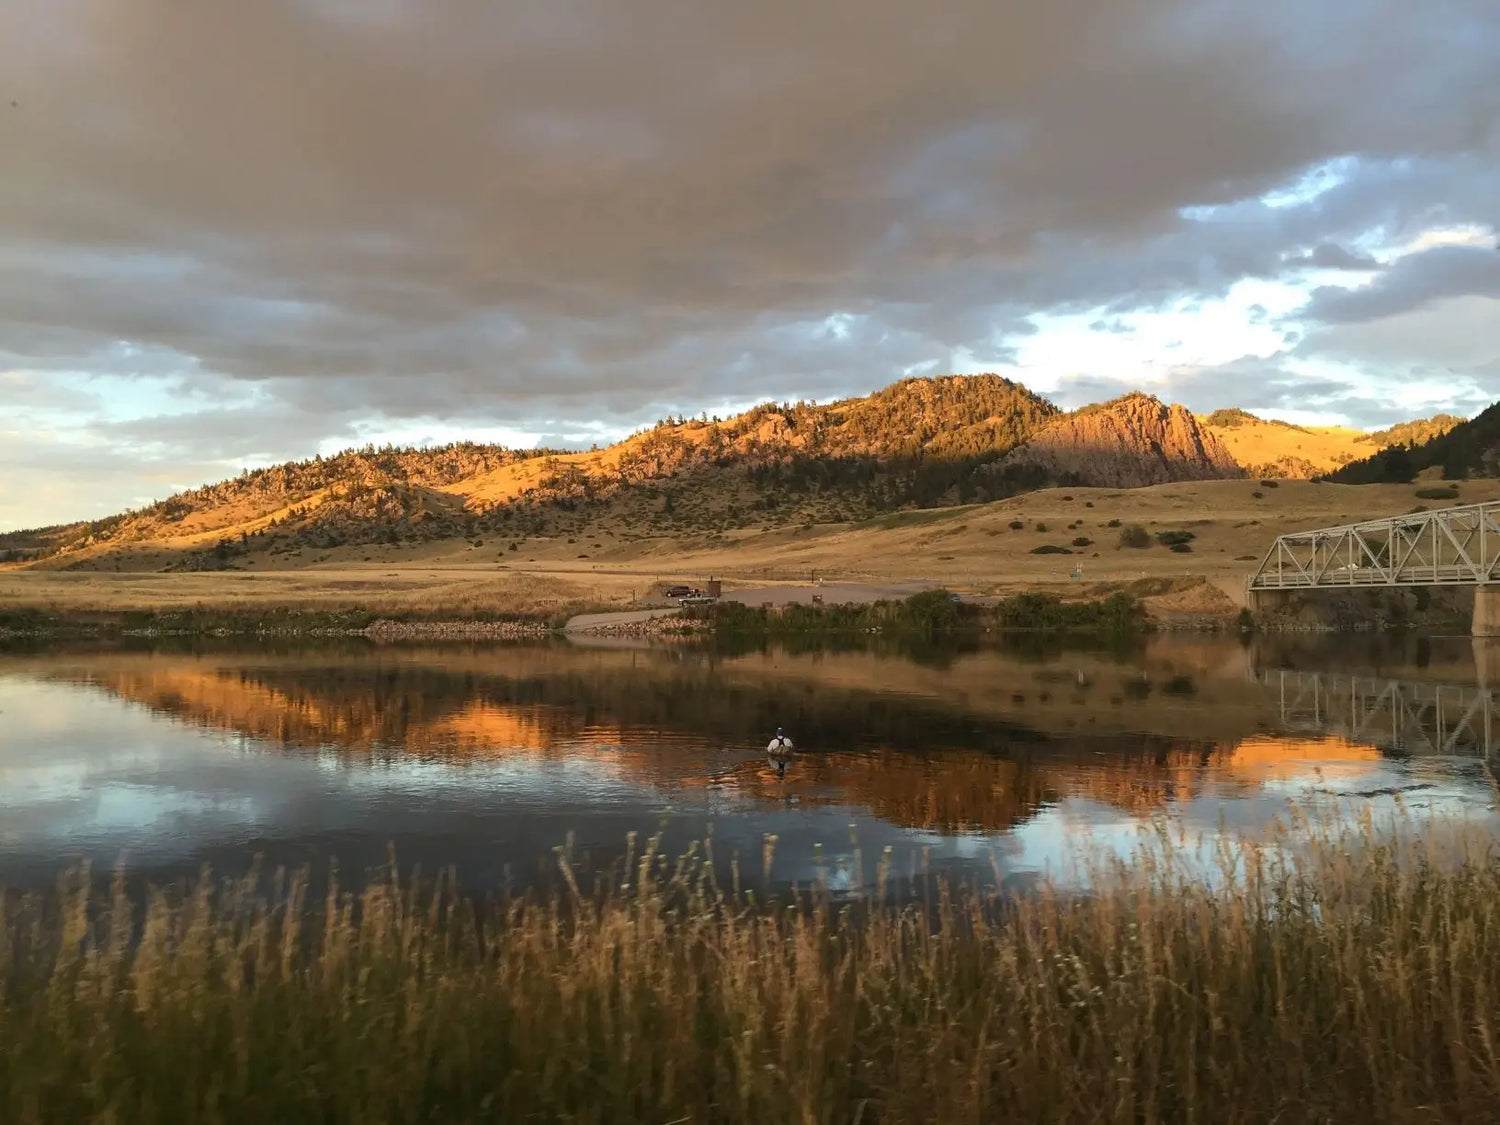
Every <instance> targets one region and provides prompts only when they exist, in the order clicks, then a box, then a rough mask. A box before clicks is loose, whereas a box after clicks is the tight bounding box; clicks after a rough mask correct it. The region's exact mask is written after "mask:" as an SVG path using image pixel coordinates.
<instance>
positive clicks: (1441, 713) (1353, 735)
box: [1256, 669, 1500, 758]
mask: <svg viewBox="0 0 1500 1125" xmlns="http://www.w3.org/2000/svg"><path fill="white" fill-rule="evenodd" d="M1256 680H1257V681H1258V682H1259V683H1261V684H1262V685H1263V686H1265V687H1266V688H1268V689H1270V691H1271V693H1272V697H1273V700H1274V706H1275V707H1276V708H1277V710H1278V713H1279V715H1280V719H1281V723H1282V725H1283V726H1284V727H1285V728H1286V729H1287V730H1293V731H1304V732H1309V733H1314V732H1315V733H1318V734H1330V735H1337V736H1339V737H1342V738H1346V739H1348V740H1349V741H1351V742H1365V743H1369V744H1370V745H1372V746H1377V747H1379V748H1380V749H1382V750H1392V751H1396V752H1398V753H1404V754H1418V755H1433V754H1447V755H1465V756H1470V757H1483V758H1492V757H1495V756H1496V755H1497V753H1500V744H1497V743H1500V693H1497V692H1494V691H1491V690H1490V689H1489V688H1486V687H1481V686H1479V685H1477V684H1439V683H1421V682H1415V681H1410V680H1392V679H1386V678H1382V677H1378V676H1353V675H1341V674H1332V673H1327V672H1296V671H1290V670H1285V669H1272V670H1269V671H1264V672H1260V673H1257V674H1256Z"/></svg>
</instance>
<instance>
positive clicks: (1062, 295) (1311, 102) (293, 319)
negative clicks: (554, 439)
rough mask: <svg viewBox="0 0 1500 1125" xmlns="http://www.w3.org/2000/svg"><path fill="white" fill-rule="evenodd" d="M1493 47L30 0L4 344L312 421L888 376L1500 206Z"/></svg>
mask: <svg viewBox="0 0 1500 1125" xmlns="http://www.w3.org/2000/svg"><path fill="white" fill-rule="evenodd" d="M1496 57H1500V25H1497V23H1496V21H1495V20H1494V19H1493V7H1492V0H1433V2H1430V3H1427V4H1423V5H1411V4H1407V3H1397V2H1396V0H1330V2H1329V3H1326V4H1320V5H1314V6H1308V5H1305V4H1301V3H1296V4H1294V3H1292V2H1291V0H1276V2H1270V3H1264V4H1255V5H1247V4H1243V3H1239V2H1238V0H1058V2H1055V3H1049V4H1023V3H1019V2H1010V3H995V2H993V0H958V2H955V3H948V4H939V5H912V4H905V3H894V2H889V0H876V2H869V0H863V2H859V3H856V2H854V0H830V2H827V3H821V4H816V5H805V4H791V3H776V2H772V3H762V4H740V5H734V4H702V3H694V2H689V0H639V2H636V3H632V4H616V3H605V2H604V0H564V2H558V0H546V2H541V0H537V2H533V3H520V2H514V0H512V2H503V3H496V2H494V0H422V2H417V0H379V2H378V3H377V2H371V3H354V2H351V0H259V2H256V3H242V2H238V0H195V2H192V3H184V2H182V0H55V2H53V3H50V4H46V5H22V4H13V5H6V6H3V7H0V94H3V95H4V97H3V98H0V152H3V153H4V161H5V174H4V175H3V176H0V356H4V357H5V359H4V362H5V363H6V364H8V365H9V366H12V367H15V368H23V369H28V370H37V371H66V370H73V369H83V370H90V371H101V372H106V373H115V374H118V375H120V376H122V377H128V376H132V375H136V374H155V375H160V374H163V373H172V374H176V375H179V376H181V377H182V378H183V379H185V380H188V381H189V382H190V383H191V384H192V385H193V386H196V387H198V388H200V391H203V392H204V393H207V394H210V395H212V394H213V393H215V388H218V389H219V390H222V391H223V393H224V394H226V395H228V396H230V397H232V396H234V395H235V394H237V393H239V392H237V391H235V390H234V389H233V388H234V387H235V386H236V385H241V386H249V387H252V388H253V389H254V392H255V395H256V396H257V397H256V405H255V406H254V407H253V410H252V413H251V414H249V415H246V417H259V418H260V420H261V424H262V425H265V426H274V427H277V428H278V429H279V430H280V432H282V433H284V434H289V435H295V436H296V437H297V438H298V439H299V440H301V439H302V438H304V437H305V436H307V435H310V434H311V433H313V432H314V431H316V432H318V433H321V434H322V435H324V436H325V437H337V436H339V435H341V434H344V433H346V432H350V429H351V427H353V426H354V424H355V420H356V418H357V417H384V418H387V419H394V420H401V419H415V420H423V419H429V420H451V421H455V422H473V423H486V424H495V425H510V426H515V427H518V428H525V427H527V426H528V425H530V426H532V428H535V424H534V423H533V422H532V420H535V419H545V420H546V424H547V426H548V427H549V429H551V430H553V431H556V432H571V431H570V429H569V427H570V426H571V427H576V426H577V425H578V424H579V423H582V422H583V421H585V420H588V421H596V422H601V423H605V424H612V425H634V424H637V423H639V422H641V421H648V420H650V419H652V418H653V417H655V416H659V415H660V414H662V413H665V412H666V411H668V410H671V409H681V410H688V411H691V412H694V413H696V411H697V409H698V408H700V407H706V408H707V409H709V410H713V409H714V408H715V407H716V406H720V405H727V404H735V403H743V402H746V401H753V400H755V399H763V398H772V397H783V398H784V397H793V398H795V397H804V396H805V397H819V398H827V397H831V396H834V395H837V394H841V393H852V392H858V391H863V390H868V389H870V388H871V387H872V386H875V385H879V384H880V383H883V382H886V381H888V380H889V379H891V378H894V377H897V376H899V375H900V374H902V373H904V372H907V371H916V370H941V369H943V368H945V367H947V366H950V365H952V364H953V363H954V362H956V357H958V356H959V355H960V354H967V355H972V356H977V357H979V358H980V360H981V361H982V362H1000V361H1003V360H1004V359H1005V358H1006V352H1005V349H1004V338H1005V336H1006V335H1007V334H1013V333H1016V332H1020V331H1025V330H1028V328H1029V325H1028V322H1027V319H1026V318H1027V317H1028V316H1029V315H1030V314H1032V313H1035V312H1037V311H1042V310H1055V311H1066V310H1084V311H1087V310H1091V309H1096V308H1099V307H1101V306H1104V307H1106V308H1110V309H1113V310H1115V311H1124V310H1127V309H1139V308H1149V307H1153V306H1156V305H1164V304H1169V303H1172V302H1178V301H1181V300H1182V299H1183V298H1184V297H1186V296H1192V297H1198V298H1202V297H1205V296H1211V295H1213V294H1215V293H1221V292H1223V291H1225V290H1226V289H1227V288H1228V287H1229V286H1231V285H1233V284H1234V283H1235V281H1237V280H1239V279H1240V278H1243V277H1277V276H1282V275H1285V274H1287V273H1288V272H1292V273H1295V272H1296V271H1299V270H1306V269H1313V268H1315V269H1338V270H1367V269H1368V268H1369V263H1368V262H1367V261H1365V260H1364V251H1363V250H1361V249H1359V248H1358V243H1359V240H1360V238H1361V237H1362V236H1364V235H1367V234H1368V233H1369V232H1370V231H1371V230H1373V229H1378V230H1380V231H1383V232H1386V233H1387V234H1389V235H1390V236H1391V237H1393V238H1394V237H1398V236H1399V235H1400V234H1402V232H1410V233H1419V232H1420V231H1421V230H1422V229H1425V227H1427V226H1430V225H1431V224H1432V223H1434V222H1473V223H1500V184H1497V164H1500V161H1497V151H1500V150H1497V146H1500V133H1497V130H1496V115H1497V109H1500V68H1496V67H1495V66H1494V60H1495V58H1496ZM12 100H14V101H15V102H16V103H17V105H16V106H15V107H11V106H10V105H9V103H10V102H11V101H12ZM1329 162H1331V163H1329ZM1324 164H1327V165H1328V167H1329V168H1331V169H1332V171H1331V172H1330V173H1329V179H1330V184H1331V186H1329V185H1323V190H1322V192H1321V194H1316V195H1315V196H1314V193H1308V195H1307V197H1306V198H1302V199H1294V200H1292V201H1291V202H1288V203H1285V204H1284V205H1281V206H1270V205H1268V204H1267V203H1266V202H1264V201H1263V200H1261V199H1259V198H1257V197H1258V196H1260V195H1262V194H1263V193H1265V192H1267V191H1268V190H1270V189H1272V188H1276V187H1280V186H1284V185H1286V184H1287V183H1288V182H1290V181H1292V180H1294V179H1295V178H1296V177H1298V176H1299V175H1301V174H1303V173H1304V172H1305V171H1307V170H1308V169H1310V168H1316V167H1318V166H1319V165H1324ZM1214 205H1217V206H1214ZM1190 208H1200V209H1201V210H1187V211H1185V210H1184V209H1190ZM1325 304H1326V302H1325ZM254 411H259V412H260V414H259V415H256V414H254ZM299 414H300V415H304V416H307V417H309V418H311V419H313V421H311V422H306V423H304V422H302V421H294V418H295V417H296V416H297V415H299ZM203 424H204V426H205V430H204V431H203V432H204V433H207V434H212V433H221V434H222V435H223V438H224V440H225V441H226V442H240V443H245V442H249V443H252V444H242V445H240V446H239V447H238V448H242V449H244V450H246V451H247V453H248V451H249V450H251V449H252V448H260V446H258V445H254V444H253V443H254V442H255V441H257V440H261V439H257V438H256V435H255V434H254V433H249V432H247V427H246V426H244V425H241V424H239V423H238V422H236V416H235V415H232V414H230V413H227V412H226V413H221V414H210V415H208V416H206V417H205V418H204V419H203ZM131 425H133V426H135V430H132V431H130V432H129V433H126V434H123V435H118V436H119V437H120V440H127V439H128V440H131V441H134V440H141V441H156V440H158V439H159V441H160V442H166V441H181V442H184V443H186V444H185V446H184V448H185V449H191V448H195V447H196V444H197V443H200V442H203V441H205V440H206V439H204V438H203V437H201V435H196V434H194V433H192V432H191V427H189V426H180V425H178V424H176V423H167V422H163V423H162V424H161V426H160V427H159V428H158V430H157V437H156V438H152V437H151V436H150V434H148V433H147V432H145V431H146V430H149V429H150V424H149V423H132V424H131ZM174 427H175V428H174ZM137 431H139V432H137ZM262 444H264V442H263V441H262ZM226 448H228V447H227V446H226Z"/></svg>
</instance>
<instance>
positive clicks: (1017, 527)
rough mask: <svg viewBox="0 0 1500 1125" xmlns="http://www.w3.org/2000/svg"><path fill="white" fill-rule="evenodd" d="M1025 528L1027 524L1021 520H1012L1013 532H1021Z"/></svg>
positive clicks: (1011, 527)
mask: <svg viewBox="0 0 1500 1125" xmlns="http://www.w3.org/2000/svg"><path fill="white" fill-rule="evenodd" d="M1025 526H1026V524H1025V523H1023V522H1022V521H1021V520H1011V521H1010V529H1011V530H1012V531H1020V530H1021V529H1022V528H1023V527H1025Z"/></svg>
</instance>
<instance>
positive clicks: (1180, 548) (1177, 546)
mask: <svg viewBox="0 0 1500 1125" xmlns="http://www.w3.org/2000/svg"><path fill="white" fill-rule="evenodd" d="M1192 549H1193V545H1192V544H1191V543H1169V544H1167V550H1169V551H1175V552H1177V554H1179V555H1185V554H1187V553H1188V552H1189V551H1191V550H1192Z"/></svg>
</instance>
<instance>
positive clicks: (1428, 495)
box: [1417, 488, 1458, 500]
mask: <svg viewBox="0 0 1500 1125" xmlns="http://www.w3.org/2000/svg"><path fill="white" fill-rule="evenodd" d="M1417 499H1418V500H1456V499H1458V489H1456V488H1419V489H1417Z"/></svg>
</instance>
